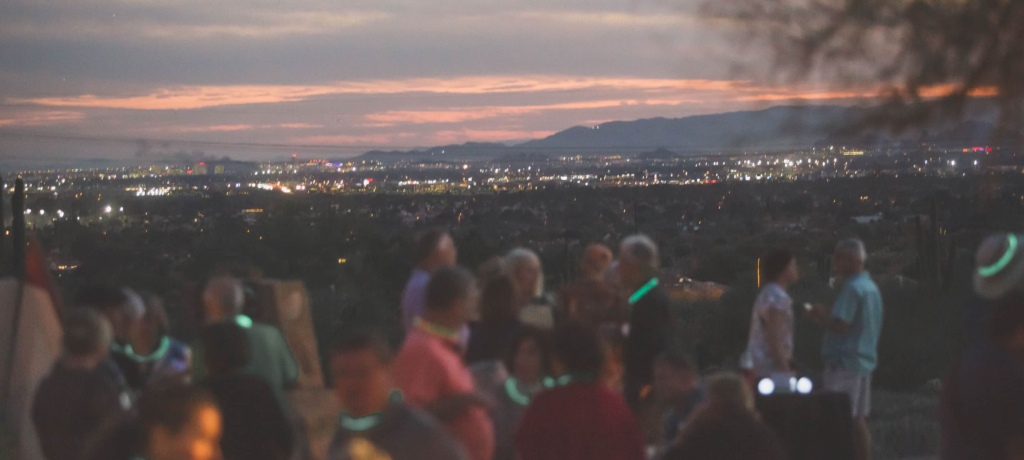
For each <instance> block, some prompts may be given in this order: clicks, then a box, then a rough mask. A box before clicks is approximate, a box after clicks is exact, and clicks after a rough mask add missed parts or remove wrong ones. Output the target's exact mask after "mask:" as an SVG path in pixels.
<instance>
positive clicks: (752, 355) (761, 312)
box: [744, 283, 793, 377]
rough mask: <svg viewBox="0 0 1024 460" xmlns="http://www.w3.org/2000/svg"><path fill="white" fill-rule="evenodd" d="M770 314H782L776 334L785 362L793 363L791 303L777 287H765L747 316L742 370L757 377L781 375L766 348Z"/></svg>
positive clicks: (772, 285)
mask: <svg viewBox="0 0 1024 460" xmlns="http://www.w3.org/2000/svg"><path fill="white" fill-rule="evenodd" d="M771 311H777V312H780V313H782V314H783V316H784V317H785V321H784V322H783V324H782V329H781V330H780V331H778V332H779V334H778V335H779V336H780V339H781V345H782V352H783V355H784V356H785V359H786V360H787V361H788V360H792V359H793V299H791V298H790V297H789V294H787V293H786V290H785V289H783V288H782V286H779V285H778V284H776V283H770V284H767V285H765V287H764V288H762V289H761V293H760V294H758V296H757V300H755V301H754V309H753V311H752V312H751V315H750V335H749V339H748V342H747V352H746V355H747V357H748V358H749V363H746V364H747V365H746V366H744V367H745V368H748V369H752V370H753V371H754V373H756V374H757V375H759V376H765V377H767V376H771V375H774V374H776V373H778V372H780V369H779V367H778V366H777V365H776V363H775V361H774V360H773V359H772V354H771V351H770V349H769V344H768V337H769V334H768V332H769V331H768V327H769V322H768V321H769V320H768V315H769V312H771Z"/></svg>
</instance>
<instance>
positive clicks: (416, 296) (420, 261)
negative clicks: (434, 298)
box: [402, 229, 458, 332]
mask: <svg viewBox="0 0 1024 460" xmlns="http://www.w3.org/2000/svg"><path fill="white" fill-rule="evenodd" d="M414 250H415V257H416V267H414V268H413V269H412V274H411V275H410V276H409V282H407V283H406V284H405V290H404V291H402V324H403V325H404V326H405V330H406V332H408V331H409V330H410V329H412V328H413V326H415V322H416V319H417V318H419V317H420V316H423V311H424V310H426V307H427V284H429V283H430V276H431V275H433V274H434V272H436V271H438V270H440V269H442V268H447V267H454V266H455V263H456V260H458V250H457V249H456V248H455V240H453V239H452V236H451V235H450V234H448V232H447V231H445V230H442V229H433V230H428V231H426V232H424V233H422V234H421V235H419V237H417V238H416V247H415V249H414Z"/></svg>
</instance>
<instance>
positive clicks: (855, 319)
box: [821, 272, 882, 375]
mask: <svg viewBox="0 0 1024 460" xmlns="http://www.w3.org/2000/svg"><path fill="white" fill-rule="evenodd" d="M832 319H838V320H841V321H843V322H844V323H846V324H848V325H849V326H850V329H849V331H847V333H846V334H842V335H840V334H836V333H833V332H830V331H826V332H825V337H824V340H823V341H822V347H821V356H822V358H823V359H824V361H825V365H826V366H829V367H832V368H836V369H844V370H848V371H852V372H856V373H859V374H862V375H867V374H870V373H872V372H874V370H875V367H876V366H877V365H878V337H879V336H880V335H881V333H882V294H881V293H880V292H879V291H878V286H877V285H875V282H874V281H872V280H871V276H870V275H868V273H867V272H862V273H860V274H858V275H855V276H853V277H851V278H850V279H848V280H847V281H846V282H845V283H844V284H843V287H842V290H840V291H839V296H838V297H836V301H835V304H834V305H833V307H832Z"/></svg>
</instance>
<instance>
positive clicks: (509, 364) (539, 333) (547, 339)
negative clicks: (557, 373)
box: [502, 326, 554, 375]
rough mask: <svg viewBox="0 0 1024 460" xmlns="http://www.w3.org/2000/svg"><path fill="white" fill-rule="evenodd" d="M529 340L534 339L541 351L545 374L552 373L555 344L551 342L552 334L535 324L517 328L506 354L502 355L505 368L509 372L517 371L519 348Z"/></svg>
mask: <svg viewBox="0 0 1024 460" xmlns="http://www.w3.org/2000/svg"><path fill="white" fill-rule="evenodd" d="M527 341H533V343H534V344H536V346H537V349H538V351H540V366H541V372H542V373H543V374H544V375H549V374H551V370H552V366H551V361H552V359H553V358H554V356H553V355H554V349H553V347H554V345H553V344H552V343H551V334H550V333H549V331H547V330H544V329H541V328H539V327H534V326H522V327H520V328H519V329H517V330H516V334H515V336H514V337H512V340H511V342H509V344H508V348H507V349H506V350H505V354H504V356H502V364H504V365H505V369H506V370H507V371H508V372H509V373H514V372H515V370H516V355H517V354H518V353H519V348H520V347H522V345H523V343H525V342H527Z"/></svg>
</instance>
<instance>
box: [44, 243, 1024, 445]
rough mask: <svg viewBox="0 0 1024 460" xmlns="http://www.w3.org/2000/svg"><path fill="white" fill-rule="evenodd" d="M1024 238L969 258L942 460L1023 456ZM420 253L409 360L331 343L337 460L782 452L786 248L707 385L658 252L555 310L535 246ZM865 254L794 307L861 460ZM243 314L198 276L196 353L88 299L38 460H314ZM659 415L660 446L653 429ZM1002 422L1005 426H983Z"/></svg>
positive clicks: (871, 345) (790, 322) (54, 383)
mask: <svg viewBox="0 0 1024 460" xmlns="http://www.w3.org/2000/svg"><path fill="white" fill-rule="evenodd" d="M1016 241H1017V240H1016V237H1015V236H1014V235H1009V236H1000V237H996V238H994V239H991V240H989V241H986V243H985V244H983V245H982V247H981V249H980V250H979V256H978V270H977V274H976V287H977V289H978V291H979V293H980V295H981V296H982V297H983V298H985V299H986V304H987V305H991V306H992V307H991V313H990V315H989V316H991V317H992V318H993V319H992V322H991V325H992V327H991V328H990V331H991V333H989V334H984V335H983V336H982V337H981V338H979V340H978V344H977V346H976V347H975V348H973V349H972V351H971V352H970V353H969V354H968V357H967V358H965V360H964V362H963V363H961V364H959V365H958V366H957V367H956V368H955V370H954V371H953V373H952V374H951V375H950V377H949V379H948V380H949V382H950V383H949V384H948V385H947V386H946V387H945V389H944V396H943V408H944V417H943V420H944V422H945V423H944V435H943V439H944V445H943V449H944V452H948V453H949V458H1010V457H1007V456H1001V455H999V454H1001V453H1003V454H1005V453H1007V452H1024V436H1022V433H1021V431H1020V430H1019V428H1020V426H1021V425H1019V422H1020V421H1021V419H1022V418H1024V406H1021V405H1020V403H1022V402H1024V400H1022V399H1020V393H1021V392H1020V388H1024V387H1022V386H1020V383H1021V382H1022V380H1021V379H1020V373H1019V370H1020V369H1019V363H1020V357H1021V356H1024V305H1021V303H1022V301H1024V294H1022V291H1021V289H1020V286H1021V280H1024V254H1021V253H1020V252H1021V251H1018V250H1017V243H1016ZM415 258H416V260H415V264H416V265H415V269H414V271H413V273H412V274H411V276H410V278H409V281H408V284H407V286H406V288H405V290H404V292H403V293H402V295H401V298H400V308H401V318H402V323H403V326H404V328H405V330H406V334H405V338H404V341H403V342H402V343H401V346H400V347H398V348H397V349H393V348H392V346H391V345H390V344H389V343H388V342H387V341H386V340H385V339H384V338H383V336H382V335H381V334H379V333H378V332H375V331H360V332H358V333H349V334H346V335H345V336H343V337H337V338H334V339H333V340H332V342H331V344H330V346H329V347H328V348H327V349H328V350H329V351H328V354H327V356H326V357H325V358H326V362H327V363H328V370H329V379H328V380H329V382H328V384H329V386H331V388H332V392H333V394H334V397H335V400H336V403H337V404H338V406H339V407H340V414H339V415H338V418H337V422H336V426H335V427H334V435H333V438H332V439H331V441H330V445H329V447H328V449H327V458H328V459H330V460H342V459H353V460H356V459H394V460H402V459H426V460H434V459H436V460H445V459H466V460H491V459H494V460H512V459H521V460H534V459H552V460H554V459H559V460H577V459H578V460H591V459H616V460H617V459H623V460H630V459H637V460H640V459H648V458H659V459H665V460H674V459H750V458H763V459H782V458H787V446H786V445H785V443H784V442H783V440H782V439H781V438H779V436H778V435H777V434H776V433H775V432H774V431H773V430H772V429H771V428H770V427H768V426H767V425H766V424H765V423H764V422H763V421H762V418H761V417H760V415H759V413H758V411H757V409H756V407H755V395H756V394H757V389H758V388H759V387H760V388H761V393H765V391H763V387H762V386H763V385H765V384H770V385H771V387H773V388H778V389H780V390H779V391H785V390H784V389H786V388H789V389H791V390H795V388H793V385H794V384H793V383H792V382H794V381H795V380H796V379H795V377H796V376H797V374H796V371H795V368H796V366H795V364H794V362H793V348H794V341H793V332H794V305H793V300H792V298H791V297H790V295H789V293H788V290H789V289H790V288H791V287H792V286H793V285H794V284H795V283H796V282H797V281H798V280H799V276H800V274H799V270H798V268H797V267H798V263H797V260H796V257H795V256H794V254H793V253H792V252H790V251H787V250H781V249H780V250H774V251H770V252H768V253H767V254H766V255H765V256H764V257H763V258H762V266H763V275H764V279H765V280H766V283H765V284H764V286H763V287H762V289H761V291H760V294H759V295H758V297H757V299H756V301H755V303H754V305H753V308H752V313H751V323H750V332H749V341H748V347H747V349H746V352H745V353H744V354H743V358H742V359H741V360H740V363H738V366H736V367H737V368H738V369H739V370H740V372H739V373H736V372H728V371H723V372H716V373H713V374H712V375H707V376H705V375H702V373H701V370H700V369H698V367H697V365H696V363H695V361H694V359H693V357H691V356H689V355H687V354H686V353H683V352H679V351H677V350H670V349H668V347H667V345H666V343H667V342H668V335H669V334H671V331H672V328H671V325H672V324H673V321H675V320H674V318H673V310H672V308H670V307H671V300H670V296H669V294H668V291H667V289H666V288H665V286H663V285H662V284H661V282H660V280H659V276H658V275H659V269H660V267H661V262H660V258H659V254H658V247H657V245H656V244H655V243H654V242H653V241H652V240H651V239H650V238H648V237H646V236H644V235H633V236H629V237H627V238H625V239H623V240H622V242H621V244H620V245H619V248H618V251H617V257H615V255H614V254H613V252H612V251H611V250H610V249H609V248H608V247H606V246H603V245H601V244H594V245H591V246H589V247H587V248H586V250H585V251H584V253H583V257H582V260H581V261H580V267H579V269H580V270H579V271H580V274H581V276H580V279H579V280H577V281H575V282H573V283H570V284H568V285H565V286H563V287H562V288H561V289H560V290H559V292H558V293H557V295H554V296H545V290H544V287H543V280H544V276H543V272H542V266H541V263H540V259H539V257H538V256H537V254H535V253H534V252H533V251H531V250H529V249H526V248H516V249H513V250H512V251H510V252H509V253H507V254H506V255H505V256H500V257H495V258H492V259H490V260H488V261H486V262H485V263H483V264H482V265H481V266H480V267H478V269H477V270H476V271H475V272H472V271H469V270H467V269H465V268H462V267H460V266H458V264H457V260H458V257H457V248H456V246H455V242H454V240H453V238H452V237H451V235H449V234H448V233H447V232H446V231H444V230H432V231H428V232H425V233H423V234H421V235H420V236H419V238H418V241H417V246H416V250H415ZM866 260H867V252H866V250H865V247H864V244H863V243H862V242H861V241H859V240H857V239H848V240H843V241H840V242H839V243H838V244H837V246H836V249H835V253H834V257H833V264H832V267H833V270H834V274H835V276H836V286H837V287H838V289H837V292H838V294H837V296H836V297H835V300H834V302H832V304H831V305H823V304H816V305H811V304H806V305H804V308H805V309H806V314H807V315H808V316H809V317H810V318H812V319H813V320H814V321H815V322H816V323H817V324H819V325H820V327H822V328H823V330H824V339H823V344H822V349H821V353H822V358H823V361H824V363H825V366H826V367H825V370H824V375H823V378H822V380H821V385H820V388H818V390H823V391H827V392H835V393H841V394H844V395H846V396H847V398H848V401H849V416H850V417H851V418H852V423H851V425H852V427H853V430H852V431H853V432H852V433H851V435H850V436H851V439H853V443H852V445H853V447H854V452H853V454H854V458H857V459H866V458H870V454H871V440H870V436H869V432H868V426H867V417H868V416H869V414H870V408H871V406H870V402H871V378H872V373H873V372H874V369H875V367H876V364H877V361H878V354H877V346H878V340H879V335H880V332H881V327H882V317H883V305H882V297H881V294H880V292H879V289H878V287H877V286H876V284H875V283H874V282H873V281H872V279H871V276H870V275H869V274H868V273H867V272H866V271H865V262H866ZM396 300H397V296H396ZM244 302H245V296H244V291H243V285H242V283H240V282H239V280H237V279H235V278H232V277H230V276H220V277H216V278H213V279H210V280H208V281H207V282H206V283H205V286H204V288H203V289H202V291H201V312H202V319H203V324H204V325H203V328H202V330H201V333H200V334H199V339H198V340H197V341H195V342H194V343H191V344H189V345H186V344H184V343H182V342H179V341H177V340H175V339H174V338H171V337H170V336H169V335H168V324H167V315H166V313H165V312H164V310H163V306H162V304H161V302H160V300H159V299H158V298H157V297H155V296H153V295H149V294H146V293H136V292H134V291H132V290H130V289H126V288H112V287H105V286H91V287H88V288H85V289H82V290H81V291H80V292H79V293H78V295H77V296H76V297H75V299H74V302H73V308H70V309H68V311H67V313H66V314H65V315H64V317H63V353H62V356H61V357H60V359H59V360H58V362H57V363H56V364H55V365H54V366H53V370H52V372H51V373H50V375H49V376H47V377H46V378H45V379H44V380H43V381H42V383H41V384H40V385H39V387H38V390H37V392H36V396H35V400H34V401H35V402H34V405H33V413H32V415H33V422H34V424H35V427H36V429H37V432H38V436H39V441H40V445H41V446H42V448H43V451H44V454H45V456H46V458H47V459H48V460H73V459H83V460H85V459H90V460H91V459H117V460H119V459H125V460H127V459H148V460H178V459H194V460H207V459H216V458H225V459H228V460H233V459H301V458H307V457H308V456H309V448H308V445H307V444H308V441H307V438H306V436H305V435H304V429H305V428H306V427H303V426H302V425H303V424H302V422H301V421H300V420H301V418H300V417H298V416H297V415H296V413H295V410H294V409H293V408H291V407H289V402H288V399H287V397H286V391H287V390H288V389H289V388H290V387H291V385H293V383H294V382H295V381H296V379H297V377H298V372H299V370H298V366H297V365H296V361H295V358H294V357H293V356H292V353H291V352H290V350H289V347H288V344H287V341H286V340H285V339H284V337H283V335H282V333H281V332H280V331H279V330H278V329H277V328H276V327H275V326H273V325H270V324H261V323H259V322H254V321H253V320H252V319H250V318H249V317H247V316H245V315H243V314H242V312H243V310H242V307H243V305H244ZM766 382H767V383H766ZM1015 385H1016V386H1015ZM990 390H991V391H990ZM770 392H771V391H769V393H770ZM1008 402H1009V403H1008ZM327 403H328V402H327V401H325V404H327ZM652 407H653V408H654V412H655V418H657V423H656V425H657V428H656V429H655V430H654V431H655V433H654V434H653V435H651V434H650V433H649V432H650V431H651V430H649V429H647V427H646V426H645V418H646V417H647V416H648V415H649V414H650V413H651V408H652ZM992 411H996V412H999V413H1002V414H1003V415H1005V417H1004V418H1003V419H1002V421H993V420H992V419H991V417H988V415H989V414H991V413H993V412H992ZM1018 443H1019V444H1018ZM1014 449H1022V450H1019V451H1018V450H1014Z"/></svg>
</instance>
